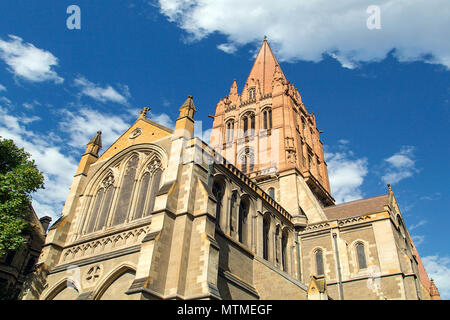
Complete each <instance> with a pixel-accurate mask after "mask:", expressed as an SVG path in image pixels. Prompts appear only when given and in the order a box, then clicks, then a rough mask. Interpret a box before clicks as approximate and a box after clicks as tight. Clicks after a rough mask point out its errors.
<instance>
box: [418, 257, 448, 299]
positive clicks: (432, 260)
mask: <svg viewBox="0 0 450 320" xmlns="http://www.w3.org/2000/svg"><path fill="white" fill-rule="evenodd" d="M422 262H423V264H424V266H425V270H427V273H428V276H429V277H430V278H433V280H434V283H435V284H436V287H437V288H438V290H439V293H440V295H441V297H442V299H446V300H448V299H450V257H447V256H444V257H441V256H439V255H434V256H427V257H424V258H422Z"/></svg>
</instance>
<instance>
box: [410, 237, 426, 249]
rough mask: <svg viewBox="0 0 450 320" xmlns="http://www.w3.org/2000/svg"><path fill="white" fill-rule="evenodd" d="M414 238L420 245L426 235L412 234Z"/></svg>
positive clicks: (416, 243)
mask: <svg viewBox="0 0 450 320" xmlns="http://www.w3.org/2000/svg"><path fill="white" fill-rule="evenodd" d="M412 240H413V241H414V245H416V246H418V245H421V244H422V243H424V242H425V236H421V235H415V236H412Z"/></svg>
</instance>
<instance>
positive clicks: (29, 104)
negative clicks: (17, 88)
mask: <svg viewBox="0 0 450 320" xmlns="http://www.w3.org/2000/svg"><path fill="white" fill-rule="evenodd" d="M22 106H23V107H24V108H25V109H28V110H32V109H34V107H35V106H41V103H40V102H39V101H37V100H33V101H31V102H24V103H22Z"/></svg>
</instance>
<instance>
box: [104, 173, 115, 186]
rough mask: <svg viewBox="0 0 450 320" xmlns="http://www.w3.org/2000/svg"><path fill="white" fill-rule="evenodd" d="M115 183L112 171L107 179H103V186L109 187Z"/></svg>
mask: <svg viewBox="0 0 450 320" xmlns="http://www.w3.org/2000/svg"><path fill="white" fill-rule="evenodd" d="M113 184H114V175H113V174H112V172H110V173H109V174H108V176H107V177H106V178H105V179H103V181H102V187H104V188H105V189H108V187H109V186H110V185H113Z"/></svg>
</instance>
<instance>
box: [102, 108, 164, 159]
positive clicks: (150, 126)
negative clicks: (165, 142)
mask: <svg viewBox="0 0 450 320" xmlns="http://www.w3.org/2000/svg"><path fill="white" fill-rule="evenodd" d="M145 113H146V112H145V111H141V116H140V117H139V118H138V119H137V120H136V122H135V123H134V124H133V125H132V126H131V127H130V128H129V129H128V130H127V131H125V133H124V134H122V135H121V136H120V137H119V139H117V140H116V141H115V142H114V143H113V144H112V145H111V146H110V147H109V148H108V149H107V150H106V151H105V152H104V153H103V154H102V155H101V156H100V158H99V159H98V161H103V160H106V159H109V158H111V157H112V156H114V155H115V154H117V153H119V152H120V151H122V150H124V149H126V148H128V147H130V146H133V145H137V144H141V143H149V142H154V141H156V140H159V139H162V138H165V137H168V136H170V135H171V134H172V130H171V129H169V128H166V127H164V126H162V125H160V124H158V123H156V122H153V121H152V120H150V119H147V118H146V115H145Z"/></svg>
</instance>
